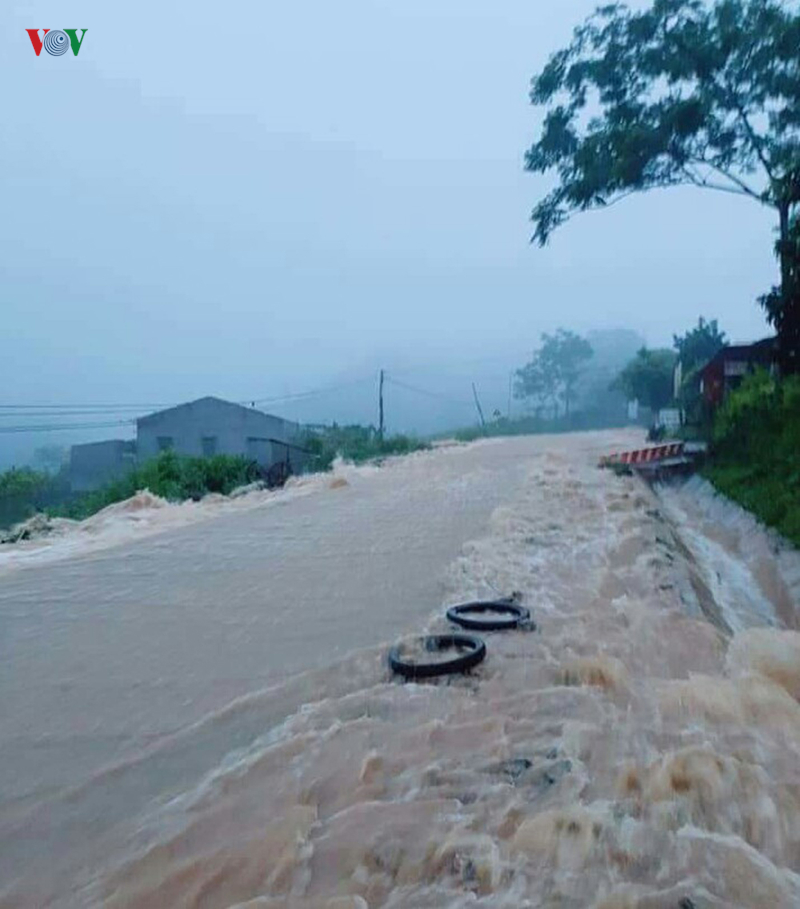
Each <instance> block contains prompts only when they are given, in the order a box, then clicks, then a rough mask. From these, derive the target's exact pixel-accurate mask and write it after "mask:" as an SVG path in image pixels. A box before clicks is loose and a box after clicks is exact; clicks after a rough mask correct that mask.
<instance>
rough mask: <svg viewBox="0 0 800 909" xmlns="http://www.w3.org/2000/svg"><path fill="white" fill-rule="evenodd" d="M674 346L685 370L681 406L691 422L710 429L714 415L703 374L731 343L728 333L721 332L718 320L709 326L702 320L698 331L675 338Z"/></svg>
mask: <svg viewBox="0 0 800 909" xmlns="http://www.w3.org/2000/svg"><path fill="white" fill-rule="evenodd" d="M673 342H674V347H675V350H677V351H678V359H679V360H680V361H681V367H682V381H681V387H680V392H679V394H678V404H679V406H680V408H681V410H683V412H684V414H685V415H686V420H687V422H689V423H691V424H693V425H695V426H705V427H707V426H708V423H709V418H710V415H709V413H708V412H707V408H706V405H705V402H704V401H703V396H702V394H701V392H700V372H701V370H702V369H703V367H704V366H705V365H706V364H707V363H708V361H709V360H711V359H712V358H713V357H714V356H715V355H716V354H717V353H718V352H719V351H720V350H721V349H722V348H723V347H724V346H725V344H726V343H727V342H726V339H725V332H724V331H720V330H719V325H718V323H717V320H716V319H712V320H711V321H710V322H706V320H705V319H704V318H703V317H702V316H700V318H699V319H698V320H697V326H696V327H695V328H693V329H691V331H687V332H686V333H685V334H684V335H682V336H679V335H673Z"/></svg>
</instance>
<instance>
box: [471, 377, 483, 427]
mask: <svg viewBox="0 0 800 909" xmlns="http://www.w3.org/2000/svg"><path fill="white" fill-rule="evenodd" d="M472 393H473V394H474V395H475V406H476V407H477V408H478V416H479V417H480V418H481V426H482V427H483V429H484V432H485V431H486V420H484V419H483V411H482V410H481V402H480V401H479V400H478V389H477V388H476V387H475V383H474V382H473V383H472Z"/></svg>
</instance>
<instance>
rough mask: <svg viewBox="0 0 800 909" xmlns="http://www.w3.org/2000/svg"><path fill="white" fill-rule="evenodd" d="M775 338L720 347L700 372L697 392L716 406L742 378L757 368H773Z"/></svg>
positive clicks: (708, 402)
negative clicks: (698, 390)
mask: <svg viewBox="0 0 800 909" xmlns="http://www.w3.org/2000/svg"><path fill="white" fill-rule="evenodd" d="M775 363H776V339H775V338H764V339H763V340H762V341H756V343H755V344H730V345H728V346H727V347H723V348H722V349H721V350H720V351H719V352H718V353H717V354H716V355H715V356H714V357H712V358H711V359H710V360H709V361H708V363H706V365H705V366H704V367H703V368H702V369H701V370H700V392H701V394H702V395H703V400H704V401H705V402H706V404H708V405H709V406H711V407H717V406H719V405H720V404H721V403H722V402H723V401H724V400H725V397H726V396H727V394H728V392H730V391H732V390H733V389H735V388H738V387H739V385H741V383H742V379H743V378H744V377H745V376H746V375H747V374H748V373H750V372H753V371H754V370H755V369H756V368H757V367H761V368H763V369H774V368H775Z"/></svg>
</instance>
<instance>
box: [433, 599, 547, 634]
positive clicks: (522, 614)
mask: <svg viewBox="0 0 800 909" xmlns="http://www.w3.org/2000/svg"><path fill="white" fill-rule="evenodd" d="M486 613H494V614H495V615H496V616H497V618H494V619H492V618H489V619H477V618H475V619H471V618H470V616H478V615H485V614H486ZM447 618H448V619H449V620H450V621H451V622H453V623H454V624H455V625H460V626H461V627H462V628H468V629H470V630H471V631H510V630H511V629H513V628H519V627H520V626H521V625H524V626H525V627H526V628H535V627H536V626H535V625H534V624H533V622H532V621H531V614H530V612H529V611H528V610H527V609H525V608H523V607H522V606H517V605H516V604H515V603H512V602H511V601H510V600H481V601H478V602H476V603H462V604H461V605H460V606H451V607H450V608H449V609H448V610H447Z"/></svg>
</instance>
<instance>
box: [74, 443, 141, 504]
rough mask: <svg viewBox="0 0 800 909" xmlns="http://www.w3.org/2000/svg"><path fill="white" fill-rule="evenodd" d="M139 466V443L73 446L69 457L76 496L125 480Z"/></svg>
mask: <svg viewBox="0 0 800 909" xmlns="http://www.w3.org/2000/svg"><path fill="white" fill-rule="evenodd" d="M135 463H136V442H134V441H133V440H132V439H109V440H108V441H107V442H88V443H87V444H85V445H73V446H72V448H71V449H70V454H69V481H70V488H71V489H72V491H73V492H91V491H92V490H94V489H99V488H100V487H101V486H104V485H105V484H106V483H110V482H111V481H112V480H116V479H118V478H119V477H121V476H124V475H125V474H126V473H127V472H128V471H129V470H130V469H131V468H132V467H133V466H134V464H135Z"/></svg>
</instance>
